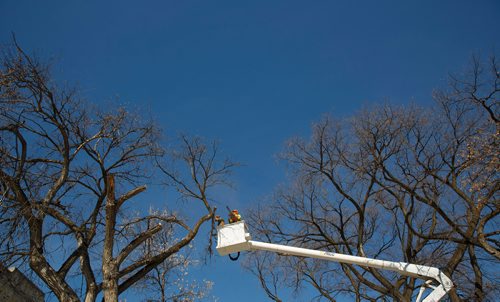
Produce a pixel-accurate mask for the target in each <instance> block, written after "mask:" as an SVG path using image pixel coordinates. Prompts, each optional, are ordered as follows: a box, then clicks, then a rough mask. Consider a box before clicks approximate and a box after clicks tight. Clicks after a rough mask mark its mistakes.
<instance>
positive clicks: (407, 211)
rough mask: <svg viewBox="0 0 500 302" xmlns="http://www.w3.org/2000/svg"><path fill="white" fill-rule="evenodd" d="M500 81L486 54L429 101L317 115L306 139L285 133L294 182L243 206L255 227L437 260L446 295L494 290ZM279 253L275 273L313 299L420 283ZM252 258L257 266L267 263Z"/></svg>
mask: <svg viewBox="0 0 500 302" xmlns="http://www.w3.org/2000/svg"><path fill="white" fill-rule="evenodd" d="M499 81H500V75H499V72H498V65H497V63H496V61H495V60H494V59H492V60H491V62H490V63H489V64H488V66H487V68H485V67H484V65H482V64H481V63H480V61H479V60H477V59H473V62H472V68H471V70H470V71H469V72H467V73H465V74H463V75H461V76H457V77H451V85H450V89H449V90H446V91H440V92H436V94H435V99H436V106H434V107H432V108H430V109H427V110H426V109H422V108H417V107H416V106H410V107H409V108H400V107H396V106H392V105H385V106H379V107H375V108H371V109H370V110H366V111H363V112H361V113H359V114H358V115H356V116H354V117H353V118H351V119H349V120H344V121H338V122H336V121H334V120H333V119H331V118H325V119H323V120H322V121H320V122H319V123H317V124H315V125H314V126H313V134H312V137H311V138H310V139H309V140H304V139H301V138H296V139H292V140H290V141H289V143H288V145H287V148H286V150H285V152H284V153H283V154H282V156H283V158H284V159H285V160H286V161H287V162H288V163H289V165H290V168H291V172H292V175H293V177H292V179H291V182H292V184H291V185H290V186H287V187H283V188H281V189H279V190H278V192H277V194H276V200H277V201H276V202H275V203H273V204H272V205H271V206H270V207H269V208H268V209H267V210H266V211H255V212H254V213H253V214H252V215H251V224H252V226H253V227H254V228H255V229H257V230H258V233H257V234H258V236H259V237H260V239H262V240H268V241H272V242H282V243H284V244H290V245H295V246H302V247H307V248H313V249H322V250H326V251H331V252H335V253H344V254H350V255H357V256H366V257H372V258H380V259H387V260H400V261H404V262H410V263H416V264H425V265H431V266H437V267H440V268H441V269H443V270H444V272H445V273H446V274H447V275H449V276H450V277H451V278H452V279H453V281H454V283H455V286H456V290H454V291H453V292H452V293H451V295H450V299H451V300H453V301H460V300H462V299H463V300H466V301H469V300H474V301H485V300H493V299H494V297H498V295H499V294H500V288H499V287H500V285H499V284H498V280H497V279H496V276H495V272H496V271H498V260H499V241H498V236H499V226H498V214H499V211H500V207H499V202H498V197H499V195H498V190H499V185H500V183H499V179H498V170H499V161H498V159H499V155H500V154H499V151H498V150H500V149H499V131H500V124H499V100H498V95H499ZM256 257H262V256H258V255H256ZM281 258H282V260H280V261H287V263H290V269H289V271H288V274H283V275H282V276H284V277H283V278H284V280H283V281H282V282H288V283H290V284H295V287H296V288H300V286H303V285H304V284H310V285H312V287H313V288H315V289H316V290H317V292H318V297H317V299H318V300H328V301H335V299H336V298H335V297H336V296H338V295H350V296H352V297H355V299H356V301H361V300H368V301H377V300H387V299H388V298H389V297H391V298H393V299H396V300H398V301H409V300H410V299H411V298H412V297H413V296H414V295H415V294H416V293H415V289H416V288H418V287H419V286H420V285H421V284H422V281H421V280H418V279H415V278H412V277H405V276H399V275H397V274H394V273H390V272H384V271H380V270H375V269H371V268H365V267H359V266H354V265H348V264H332V263H328V262H322V261H317V260H308V259H301V258H294V259H288V258H290V257H286V256H281ZM257 268H258V274H257V275H258V276H269V274H270V273H271V271H272V270H274V269H275V268H274V266H272V265H271V266H267V267H266V266H260V267H257ZM260 279H261V280H265V279H263V278H262V277H260ZM266 291H267V290H266Z"/></svg>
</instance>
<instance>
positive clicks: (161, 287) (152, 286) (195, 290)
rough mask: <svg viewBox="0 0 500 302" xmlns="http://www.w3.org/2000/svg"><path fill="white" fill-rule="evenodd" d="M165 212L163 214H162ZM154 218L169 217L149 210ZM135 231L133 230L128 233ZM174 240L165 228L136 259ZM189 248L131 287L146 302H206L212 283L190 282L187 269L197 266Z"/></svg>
mask: <svg viewBox="0 0 500 302" xmlns="http://www.w3.org/2000/svg"><path fill="white" fill-rule="evenodd" d="M163 212H164V211H163ZM150 213H151V214H152V215H153V216H170V215H171V214H169V213H162V211H159V210H156V211H154V210H150ZM145 223H146V224H147V225H148V228H150V227H151V226H152V225H156V224H157V223H156V222H155V221H153V220H148V221H146V222H145ZM131 231H132V232H135V231H136V227H134V228H132V229H131ZM174 240H175V229H174V227H173V225H172V224H170V225H169V227H164V228H163V229H162V231H161V232H160V233H159V234H158V235H157V236H156V238H155V239H154V240H153V239H148V240H147V242H146V244H144V245H143V246H142V247H141V249H140V251H139V253H138V254H137V255H135V257H137V258H140V257H143V255H154V254H157V253H159V252H160V251H161V250H163V249H164V248H165V247H167V246H169V245H171V244H172V241H174ZM191 252H192V248H191V247H189V248H185V249H183V251H182V252H179V253H177V254H175V255H173V256H171V257H169V258H167V259H166V260H165V261H163V262H162V263H161V264H160V265H158V266H157V267H155V268H154V269H153V270H152V271H151V272H150V273H148V274H147V275H146V276H145V277H144V278H143V279H142V280H141V281H139V282H137V283H136V285H134V288H136V289H137V291H138V292H140V293H142V294H143V295H144V296H145V297H147V299H145V300H147V301H159V302H167V301H185V302H188V301H190V302H192V301H196V300H199V299H203V298H205V297H206V296H207V295H208V293H209V292H210V290H211V287H212V285H213V284H212V282H211V281H208V280H202V281H201V282H199V281H194V280H189V279H188V278H187V277H188V273H189V268H190V267H192V266H194V265H197V264H198V261H197V260H194V259H193V257H192V255H191Z"/></svg>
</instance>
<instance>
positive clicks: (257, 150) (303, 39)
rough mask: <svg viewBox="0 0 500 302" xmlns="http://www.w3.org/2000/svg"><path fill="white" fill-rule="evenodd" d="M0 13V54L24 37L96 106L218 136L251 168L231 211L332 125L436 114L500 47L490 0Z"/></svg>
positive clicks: (222, 271) (27, 4)
mask: <svg viewBox="0 0 500 302" xmlns="http://www.w3.org/2000/svg"><path fill="white" fill-rule="evenodd" d="M0 12H2V13H1V18H0V43H8V42H9V41H10V35H11V32H15V34H16V36H17V39H18V41H19V43H20V44H21V45H22V46H23V47H24V48H25V49H27V50H29V51H36V52H37V53H39V54H41V55H42V56H44V57H51V58H54V59H55V63H56V64H55V76H56V77H57V79H59V80H63V81H67V82H68V83H71V84H75V83H76V84H78V85H79V86H80V87H81V90H82V94H83V95H84V96H85V97H86V98H88V99H89V100H91V101H94V102H102V101H104V100H110V99H119V100H120V102H123V103H127V104H128V105H129V106H131V107H135V108H144V109H145V110H146V111H148V112H151V113H152V115H153V117H154V118H155V119H157V120H158V121H159V122H160V124H161V126H162V127H163V128H164V129H165V132H166V134H167V135H168V136H175V135H176V134H177V133H179V132H184V133H188V134H193V135H200V136H204V137H207V138H213V139H218V140H219V141H220V142H221V146H222V148H223V149H224V151H225V153H226V154H227V155H229V156H231V158H233V159H234V160H236V161H239V162H241V163H243V164H244V166H243V167H241V168H239V169H238V171H237V173H236V174H235V175H234V182H235V184H236V189H235V190H234V191H231V192H230V193H228V196H229V197H228V200H227V202H226V201H225V202H226V203H227V204H228V205H230V206H231V207H238V208H242V209H244V208H246V207H251V206H252V205H254V204H255V203H256V202H258V201H259V200H260V199H262V198H263V197H265V196H268V195H269V194H271V192H272V190H273V188H274V187H276V185H277V184H279V183H282V182H284V181H286V178H285V170H284V165H283V164H279V163H278V162H277V161H276V159H275V155H276V153H277V152H279V151H280V150H281V148H282V146H283V144H284V142H285V141H286V139H288V138H290V137H292V136H294V135H307V134H308V132H309V128H310V125H311V123H312V122H314V121H316V120H318V119H319V118H321V116H322V115H323V114H325V113H329V114H332V115H333V116H335V117H346V116H349V115H351V114H353V113H354V112H356V111H357V110H360V109H361V108H362V107H363V106H366V105H369V104H371V103H375V102H383V101H387V100H390V101H391V102H394V103H400V104H405V103H408V102H410V101H413V102H416V103H418V104H422V105H425V104H430V103H431V93H432V90H433V89H434V88H436V87H439V86H443V85H445V84H446V77H447V74H448V73H449V72H454V71H460V70H461V69H462V68H463V67H465V66H466V65H467V62H468V60H469V59H470V56H471V55H472V54H474V53H480V54H482V55H485V56H487V55H489V54H491V53H494V52H498V48H499V47H500V45H499V44H498V43H499V41H500V40H499V38H500V34H499V31H498V29H499V28H500V26H499V21H498V20H500V2H498V1H493V0H489V1H488V0H484V1H451V0H448V1H406V2H404V1H343V2H340V1H307V2H306V1H24V0H15V1H14V0H1V1H0ZM195 276H199V277H200V278H207V279H212V280H213V281H214V282H215V288H214V291H213V294H214V295H215V296H218V297H219V298H220V301H232V300H234V299H235V292H238V293H241V294H238V301H239V302H246V301H265V300H266V299H265V296H264V294H263V292H262V291H261V290H260V288H259V285H258V282H257V280H256V279H254V278H253V276H251V275H249V273H248V272H246V271H244V270H242V269H241V268H240V267H239V266H238V264H235V263H232V262H229V261H227V260H226V259H217V260H216V261H215V263H212V264H210V266H209V267H206V268H204V269H201V270H200V271H199V272H196V274H195ZM133 299H135V298H134V297H130V298H129V299H128V301H133ZM297 299H298V300H301V299H300V298H297Z"/></svg>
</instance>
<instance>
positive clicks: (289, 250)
mask: <svg viewBox="0 0 500 302" xmlns="http://www.w3.org/2000/svg"><path fill="white" fill-rule="evenodd" d="M245 250H263V251H270V252H276V253H281V254H287V255H294V256H301V257H311V258H317V259H323V260H329V261H335V262H340V263H347V264H356V265H360V266H365V267H373V268H378V269H385V270H391V271H395V272H398V273H400V274H402V275H405V276H411V277H416V278H421V279H424V280H427V281H426V282H425V284H424V286H427V287H429V288H431V289H433V291H432V292H431V293H430V294H429V295H428V296H427V297H425V299H424V300H423V302H437V301H439V300H440V299H441V298H442V297H443V296H444V295H446V293H447V292H448V291H449V290H450V289H451V288H452V287H453V283H452V282H451V280H450V278H448V277H447V276H446V275H445V274H443V273H442V272H441V271H440V270H439V269H437V268H435V267H430V266H424V265H417V264H410V263H406V262H393V261H385V260H379V259H372V258H365V257H358V256H351V255H345V254H337V253H331V252H324V251H316V250H310V249H305V248H299V247H291V246H286V245H280V244H272V243H266V242H259V241H252V240H251V238H250V234H249V233H248V232H247V231H246V227H245V222H244V221H240V222H237V223H233V224H228V225H225V226H223V227H219V228H218V229H217V251H218V252H219V254H220V255H221V256H224V255H227V254H230V253H236V252H240V251H245ZM429 279H433V280H435V281H437V282H438V283H439V285H438V286H435V287H433V286H431V285H430V282H428V280H429ZM422 295H423V290H421V292H419V294H418V296H417V300H416V301H417V302H419V301H420V299H421V298H422Z"/></svg>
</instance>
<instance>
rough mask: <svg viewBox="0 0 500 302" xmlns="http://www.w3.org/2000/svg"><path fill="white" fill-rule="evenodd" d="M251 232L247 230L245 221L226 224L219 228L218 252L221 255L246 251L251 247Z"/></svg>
mask: <svg viewBox="0 0 500 302" xmlns="http://www.w3.org/2000/svg"><path fill="white" fill-rule="evenodd" d="M250 239H251V238H250V234H249V233H248V232H247V231H246V227H245V222H244V221H239V222H236V223H231V224H226V225H224V226H221V227H218V228H217V247H216V249H217V252H219V254H220V255H221V256H225V255H227V254H231V253H237V252H240V251H245V250H248V249H249V248H250V245H249V243H248V242H249V240H250Z"/></svg>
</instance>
